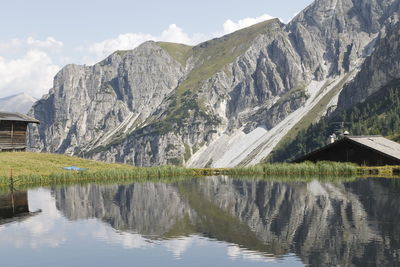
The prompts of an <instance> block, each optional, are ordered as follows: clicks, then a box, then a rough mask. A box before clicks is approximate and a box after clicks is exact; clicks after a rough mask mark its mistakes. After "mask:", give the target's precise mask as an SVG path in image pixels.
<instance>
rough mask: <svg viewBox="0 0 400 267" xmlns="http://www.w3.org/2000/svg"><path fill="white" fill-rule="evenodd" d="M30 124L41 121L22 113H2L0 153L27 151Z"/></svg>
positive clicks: (0, 116) (0, 114) (0, 115)
mask: <svg viewBox="0 0 400 267" xmlns="http://www.w3.org/2000/svg"><path fill="white" fill-rule="evenodd" d="M29 123H39V121H38V120H36V119H34V118H31V117H29V116H26V115H24V114H21V113H10V112H0V151H25V150H26V133H27V128H28V124H29Z"/></svg>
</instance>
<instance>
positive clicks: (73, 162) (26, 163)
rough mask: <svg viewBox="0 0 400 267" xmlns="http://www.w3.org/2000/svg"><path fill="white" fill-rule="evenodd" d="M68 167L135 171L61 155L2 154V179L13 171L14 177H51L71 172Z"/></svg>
mask: <svg viewBox="0 0 400 267" xmlns="http://www.w3.org/2000/svg"><path fill="white" fill-rule="evenodd" d="M67 166H77V167H79V168H87V169H88V170H90V171H105V170H109V169H116V170H128V169H133V167H132V166H129V165H123V164H109V163H104V162H98V161H93V160H86V159H81V158H77V157H70V156H65V155H59V154H45V153H30V152H4V153H0V177H4V176H5V177H9V176H10V171H11V169H12V170H13V175H14V176H20V175H51V174H54V173H63V172H69V171H66V170H63V167H67Z"/></svg>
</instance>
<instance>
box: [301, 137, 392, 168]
mask: <svg viewBox="0 0 400 267" xmlns="http://www.w3.org/2000/svg"><path fill="white" fill-rule="evenodd" d="M303 161H312V162H317V161H337V162H353V163H357V164H359V165H365V166H384V165H400V144H399V143H396V142H394V141H391V140H389V139H386V138H384V137H382V136H346V137H344V138H342V139H340V140H338V141H336V142H334V143H332V144H329V145H327V146H325V147H322V148H320V149H318V150H316V151H314V152H311V153H309V154H308V155H305V156H303V157H301V158H299V159H297V160H295V161H294V162H303Z"/></svg>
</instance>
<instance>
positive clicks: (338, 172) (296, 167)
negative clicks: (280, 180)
mask: <svg viewBox="0 0 400 267" xmlns="http://www.w3.org/2000/svg"><path fill="white" fill-rule="evenodd" d="M357 173H358V166H357V165H356V164H353V163H339V162H329V161H323V162H317V163H312V162H304V163H274V164H260V165H256V166H252V167H236V168H232V169H227V170H226V171H225V174H228V175H248V174H266V175H271V176H273V175H281V176H302V177H305V176H318V177H320V176H355V175H357Z"/></svg>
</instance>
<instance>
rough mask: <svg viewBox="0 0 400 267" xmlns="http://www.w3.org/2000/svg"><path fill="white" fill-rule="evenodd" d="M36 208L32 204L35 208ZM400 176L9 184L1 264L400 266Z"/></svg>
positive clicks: (0, 207) (1, 221) (2, 215)
mask: <svg viewBox="0 0 400 267" xmlns="http://www.w3.org/2000/svg"><path fill="white" fill-rule="evenodd" d="M28 211H29V212H28ZM399 222H400V180H394V179H382V178H379V179H378V178H375V179H373V178H370V179H358V180H354V181H347V182H334V183H333V182H329V183H324V182H321V181H312V182H279V181H277V182H272V181H262V180H256V179H233V178H228V177H208V178H195V179H187V180H182V181H178V182H174V183H153V182H148V183H133V184H129V185H96V184H90V185H76V186H68V187H54V188H38V189H31V190H28V191H18V192H14V193H13V194H12V195H10V194H8V193H7V194H5V193H3V194H1V193H0V257H1V266H40V267H43V266H229V267H232V266H400V223H399Z"/></svg>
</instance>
